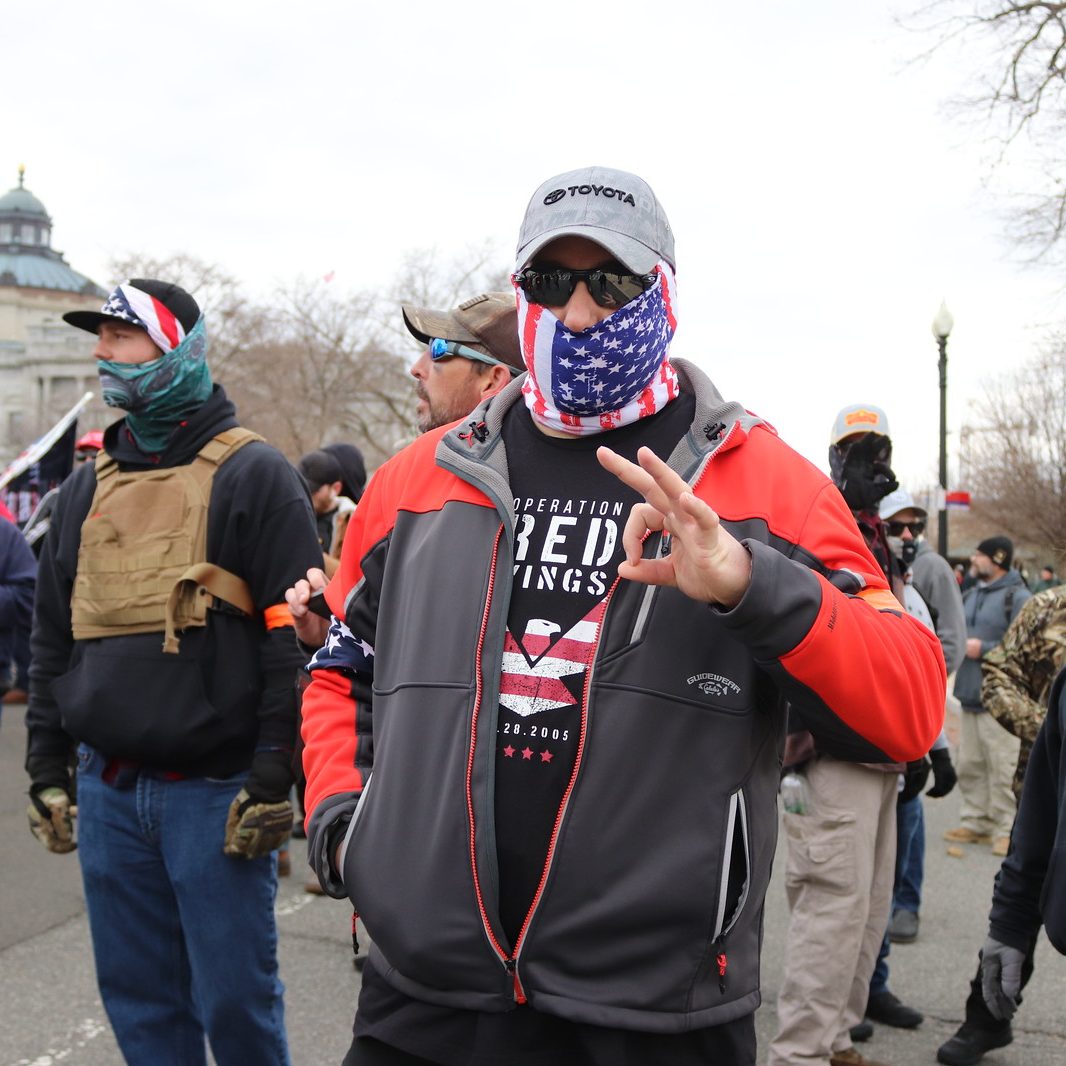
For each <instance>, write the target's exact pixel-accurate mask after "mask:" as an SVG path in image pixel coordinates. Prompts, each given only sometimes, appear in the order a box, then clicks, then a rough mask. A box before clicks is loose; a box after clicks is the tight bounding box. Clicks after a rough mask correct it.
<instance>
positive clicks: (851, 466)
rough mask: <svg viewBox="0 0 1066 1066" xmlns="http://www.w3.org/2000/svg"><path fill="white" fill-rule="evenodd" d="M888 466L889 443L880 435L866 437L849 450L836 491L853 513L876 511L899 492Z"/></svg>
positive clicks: (894, 477) (890, 460)
mask: <svg viewBox="0 0 1066 1066" xmlns="http://www.w3.org/2000/svg"><path fill="white" fill-rule="evenodd" d="M891 462H892V442H891V441H890V440H889V438H888V437H884V436H882V435H881V434H879V433H867V434H865V436H862V437H860V438H859V439H858V440H857V441H855V443H854V444H852V445H850V446H849V447H848V449H847V452H846V454H845V455H844V458H843V471H842V473H841V477H840V480H839V481H838V482H837V487H838V488H839V489H840V491H841V493H843V496H844V499H845V500H846V501H847V504H848V506H849V507H850V508H851V509H852V510H853V511H876V510H877V504H878V503H879V502H880V501H881V500H882V499H883V498H884V497H885V496H887V495H888V494H889V493H890V492H895V490H896V489H898V488H899V482H898V481H897V480H896V475H895V474H893V473H892V467H891V466H890V465H889V464H890V463H891ZM833 480H834V481H836V480H837V479H836V478H834V479H833Z"/></svg>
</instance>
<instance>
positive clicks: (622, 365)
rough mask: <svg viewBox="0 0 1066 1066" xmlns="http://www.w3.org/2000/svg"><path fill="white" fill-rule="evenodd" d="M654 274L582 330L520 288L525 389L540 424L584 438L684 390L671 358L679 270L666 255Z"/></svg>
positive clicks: (653, 409) (651, 409)
mask: <svg viewBox="0 0 1066 1066" xmlns="http://www.w3.org/2000/svg"><path fill="white" fill-rule="evenodd" d="M654 273H655V274H656V275H658V276H657V279H656V282H655V284H654V285H652V287H651V288H650V289H648V290H646V291H645V292H643V293H641V294H640V296H637V297H636V298H635V299H632V300H630V301H629V303H627V304H625V305H624V306H622V307H619V308H618V310H617V311H614V312H612V313H611V314H610V315H608V317H607V318H605V319H604V320H603V321H602V322H599V323H597V324H596V325H594V326H591V327H590V328H589V329H586V330H582V331H581V332H580V333H575V332H573V331H571V330H568V329H567V328H566V327H565V326H564V325H563V324H562V323H561V322H560V321H559V319H558V318H556V317H555V315H554V314H552V311H551V308H548V307H542V306H541V305H540V304H531V303H529V302H528V301H527V299H526V296H525V293H523V292H522V290H521V289H520V288H518V286H517V285H516V286H515V288H516V291H517V293H518V333H519V337H520V339H521V342H522V356H523V358H524V359H525V363H526V367H527V369H528V370H529V374H528V375H527V376H526V381H525V384H524V385H523V386H522V395H523V396H524V397H525V401H526V406H527V407H528V408H529V412H530V414H531V415H532V416H533V420H534V421H535V422H539V423H540V424H541V425H543V426H547V427H548V428H550V429H555V430H559V431H561V432H563V433H567V434H570V435H571V436H575V437H584V436H588V435H589V434H592V433H603V432H605V431H607V430H611V429H618V428H619V427H620V426H625V425H629V424H630V423H632V422H636V421H638V420H639V419H641V418H647V417H648V415H653V414H655V412H656V411H661V410H662V409H663V407H665V406H666V404H668V403H669V402H670V401H671V400H673V399H674V398H675V397H676V396H677V394H678V387H677V375H676V374H675V372H674V368H673V367H672V366H671V365H670V360H669V358H668V353H669V350H670V341H671V340H672V338H673V336H674V331H675V329H676V328H677V319H676V318H675V315H674V307H675V303H674V275H673V271H672V270H671V269H670V266H669V264H667V263H666V262H665V261H663V260H660V261H659V262H658V263H657V264H656V266H655V271H654Z"/></svg>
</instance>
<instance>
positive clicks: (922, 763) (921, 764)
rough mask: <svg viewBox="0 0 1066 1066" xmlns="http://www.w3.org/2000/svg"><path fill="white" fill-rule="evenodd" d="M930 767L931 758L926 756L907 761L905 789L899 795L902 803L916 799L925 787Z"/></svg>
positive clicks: (904, 777)
mask: <svg viewBox="0 0 1066 1066" xmlns="http://www.w3.org/2000/svg"><path fill="white" fill-rule="evenodd" d="M930 768H931V767H930V762H929V760H928V759H927V758H924V757H923V758H921V759H916V760H915V761H914V762H909V763H907V769H906V770H905V771H904V773H903V790H902V791H901V792H900V794H899V797H898V799H899V802H900V803H906V802H907V801H908V800H912V799H914V797H915V796H917V795H918V793H919V792H921V791H922V789H923V788H925V783H926V781H928V780H929V770H930Z"/></svg>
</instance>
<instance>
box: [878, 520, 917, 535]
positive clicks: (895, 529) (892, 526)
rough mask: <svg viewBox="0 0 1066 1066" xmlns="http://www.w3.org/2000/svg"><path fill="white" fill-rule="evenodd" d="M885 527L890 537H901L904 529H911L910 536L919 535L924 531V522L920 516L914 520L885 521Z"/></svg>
mask: <svg viewBox="0 0 1066 1066" xmlns="http://www.w3.org/2000/svg"><path fill="white" fill-rule="evenodd" d="M885 529H886V530H888V535H889V536H890V537H902V536H903V531H904V530H905V529H909V530H910V531H911V536H912V537H920V536H921V535H922V534H923V533H924V532H925V522H923V521H922V520H921V519H920V518H919V519H916V520H915V521H914V522H886V523H885Z"/></svg>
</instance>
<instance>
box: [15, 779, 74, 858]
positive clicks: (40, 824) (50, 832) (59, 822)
mask: <svg viewBox="0 0 1066 1066" xmlns="http://www.w3.org/2000/svg"><path fill="white" fill-rule="evenodd" d="M26 814H27V815H28V817H29V819H30V832H31V833H33V835H34V836H35V837H36V838H37V839H38V840H39V841H40V842H41V843H42V844H43V845H44V846H45V847H46V848H47V849H48V850H49V851H52V852H55V853H56V854H57V855H65V854H66V853H67V852H68V851H73V850H74V849H75V848H76V847H77V846H78V845H77V844H76V843H75V842H74V819H75V818H76V817H77V815H78V808H77V807H74V806H72V805H71V802H70V796H68V795H67V793H66V792H65V791H64V790H63V789H61V788H59V787H57V786H55V785H52V786H50V787H48V788H43V789H41V791H40V792H34V791H32V790H31V792H30V805H29V807H27V808H26Z"/></svg>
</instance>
